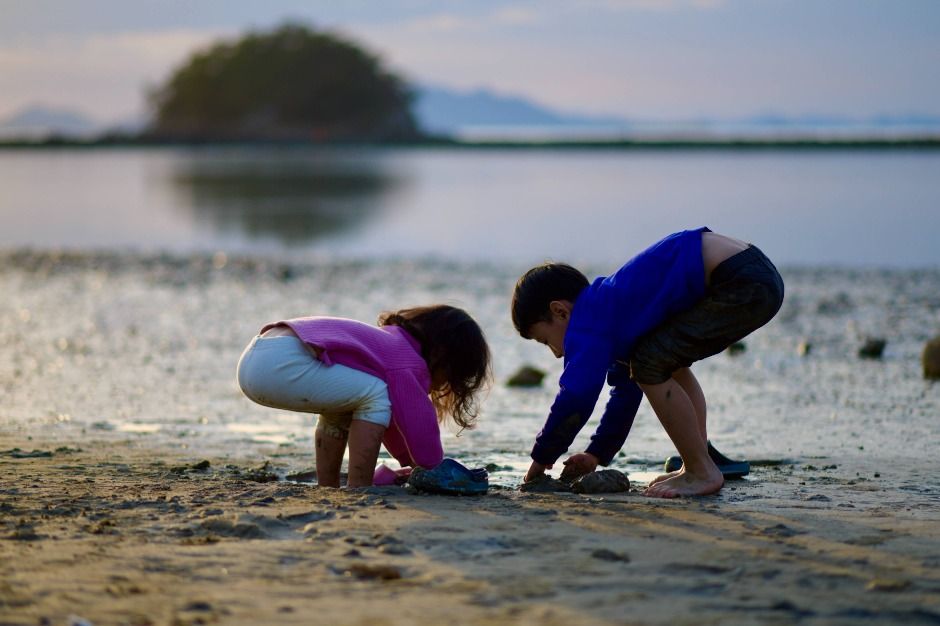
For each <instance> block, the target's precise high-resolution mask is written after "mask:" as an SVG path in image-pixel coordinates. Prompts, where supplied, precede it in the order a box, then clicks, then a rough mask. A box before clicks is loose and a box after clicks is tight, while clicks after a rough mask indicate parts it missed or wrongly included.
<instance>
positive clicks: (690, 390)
mask: <svg viewBox="0 0 940 626" xmlns="http://www.w3.org/2000/svg"><path fill="white" fill-rule="evenodd" d="M672 377H673V379H674V380H675V381H676V382H677V383H679V385H680V386H681V387H682V389H684V390H685V393H686V394H687V395H688V396H689V400H691V401H692V407H693V408H694V409H695V419H696V421H697V422H698V430H699V432H700V433H701V434H702V439H704V440H705V441H708V428H707V427H706V425H705V418H706V410H705V392H704V391H702V387H701V385H699V384H698V379H697V378H696V377H695V374H693V373H692V370H691V368H688V367H682V368H679V369H677V370H676V371H674V372H673V373H672Z"/></svg>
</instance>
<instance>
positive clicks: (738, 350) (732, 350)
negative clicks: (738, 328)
mask: <svg viewBox="0 0 940 626" xmlns="http://www.w3.org/2000/svg"><path fill="white" fill-rule="evenodd" d="M746 350H747V344H746V343H744V342H743V341H735V342H734V343H733V344H731V345H730V346H728V348H727V352H728V354H729V355H731V356H734V355H736V354H742V353H743V352H745V351H746Z"/></svg>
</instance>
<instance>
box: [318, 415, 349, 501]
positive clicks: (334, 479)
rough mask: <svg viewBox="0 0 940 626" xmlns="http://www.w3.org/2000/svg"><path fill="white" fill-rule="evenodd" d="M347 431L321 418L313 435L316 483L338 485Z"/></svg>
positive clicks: (328, 485)
mask: <svg viewBox="0 0 940 626" xmlns="http://www.w3.org/2000/svg"><path fill="white" fill-rule="evenodd" d="M347 438H348V433H347V432H346V431H345V430H343V429H342V428H338V427H337V426H334V425H332V424H330V423H328V422H326V420H323V419H322V418H321V420H320V422H318V423H317V431H316V433H315V435H314V439H315V441H316V447H317V452H316V458H317V484H318V485H320V486H321V487H339V471H340V468H341V467H342V465H343V455H344V454H345V452H346V440H347Z"/></svg>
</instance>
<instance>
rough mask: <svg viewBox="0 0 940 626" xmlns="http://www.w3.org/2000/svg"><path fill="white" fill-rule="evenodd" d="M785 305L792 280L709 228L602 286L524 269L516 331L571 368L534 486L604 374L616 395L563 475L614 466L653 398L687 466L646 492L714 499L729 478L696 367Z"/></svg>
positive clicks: (530, 475) (676, 239) (545, 435)
mask: <svg viewBox="0 0 940 626" xmlns="http://www.w3.org/2000/svg"><path fill="white" fill-rule="evenodd" d="M782 303H783V280H782V279H781V278H780V274H779V273H778V272H777V269H776V268H775V267H774V265H773V264H772V263H771V262H770V260H769V259H768V258H767V257H766V256H764V254H763V253H762V252H761V251H760V250H758V249H757V248H756V247H754V246H751V245H749V244H747V243H745V242H743V241H739V240H737V239H732V238H731V237H726V236H724V235H720V234H718V233H713V232H711V231H710V230H709V229H708V228H699V229H696V230H687V231H682V232H678V233H674V234H672V235H669V236H668V237H666V238H665V239H663V240H661V241H659V242H657V243H655V244H653V245H652V246H650V247H649V248H647V249H646V250H644V251H643V252H641V253H640V254H638V255H637V256H636V257H634V258H633V259H631V260H630V261H629V262H627V264H626V265H624V266H623V267H621V268H620V269H619V270H618V271H617V272H616V273H615V274H613V275H611V276H607V277H603V276H602V277H600V278H597V279H595V280H594V282H593V283H588V280H587V278H586V277H585V276H584V275H583V274H582V273H581V272H579V271H578V270H576V269H575V268H573V267H571V266H569V265H564V264H558V263H547V264H544V265H540V266H538V267H534V268H532V269H531V270H529V271H528V272H526V273H525V274H524V275H523V276H522V277H521V278H520V279H519V281H518V282H517V283H516V288H515V292H514V293H513V299H512V319H513V324H514V325H515V327H516V330H517V331H518V332H519V334H520V335H522V337H524V338H526V339H534V340H536V341H538V342H539V343H542V344H545V345H546V346H548V347H549V348H550V349H551V351H552V353H553V354H554V355H555V356H556V357H557V358H561V357H564V359H565V368H564V372H563V373H562V375H561V380H560V381H559V386H560V390H559V392H558V395H557V396H556V397H555V401H554V403H553V404H552V408H551V412H550V413H549V416H548V419H547V421H546V422H545V426H544V427H543V428H542V431H541V432H540V433H539V434H538V436H537V437H536V440H535V446H534V447H533V448H532V464H531V466H530V467H529V471H528V472H527V473H526V477H525V480H526V481H530V480H533V479H535V478H537V477H539V476H540V475H541V474H543V473H544V471H545V470H546V469H549V468H551V467H552V465H553V464H554V463H555V461H557V460H558V458H559V457H560V456H561V455H562V454H564V453H565V452H566V451H567V450H568V447H569V446H570V445H571V443H572V441H574V438H575V436H576V435H577V434H578V431H580V430H581V428H582V427H583V426H584V424H585V423H586V422H587V420H588V418H589V417H590V416H591V412H592V411H593V410H594V405H595V404H596V403H597V398H598V396H599V395H600V391H601V388H602V387H603V385H604V381H605V378H606V380H607V382H608V383H609V384H610V385H611V387H612V389H611V393H610V400H609V402H608V403H607V406H606V408H605V409H604V414H603V416H602V417H601V421H600V424H599V425H598V427H597V430H596V431H595V432H594V435H593V436H592V437H591V443H590V445H588V447H587V450H585V451H584V452H582V453H578V454H574V455H572V456H571V457H569V458H568V460H567V461H565V466H566V467H565V470H564V472H563V476H564V477H566V478H567V477H570V478H576V477H578V476H581V475H584V474H587V473H589V472H592V471H594V469H595V468H596V467H597V466H598V465H608V464H609V463H610V461H611V460H612V459H613V457H614V455H615V454H616V453H617V451H618V450H619V449H620V448H621V447H622V446H623V443H624V441H626V438H627V434H628V433H629V432H630V427H631V426H632V425H633V418H634V417H635V415H636V411H637V408H638V407H639V405H640V400H642V398H643V395H644V394H645V395H646V397H647V399H649V402H650V405H651V406H652V407H653V410H654V411H655V412H656V415H657V417H658V418H659V421H660V422H661V423H662V425H663V427H664V428H665V430H666V433H667V434H668V435H669V438H670V439H671V440H672V442H673V443H674V444H675V446H676V449H677V450H678V451H679V454H680V456H681V457H682V462H683V465H682V468H681V469H679V470H677V471H675V472H672V473H669V474H664V475H662V476H659V477H658V478H656V479H655V480H654V481H652V482H651V483H650V484H649V486H648V487H647V488H646V491H645V492H644V493H645V495H648V496H654V497H660V498H675V497H679V496H690V495H705V494H709V493H715V492H717V491H718V490H719V489H721V487H722V485H723V484H724V478H723V477H722V474H721V471H720V470H719V469H718V467H717V466H716V465H715V463H714V461H713V460H712V459H711V458H710V456H709V454H708V447H707V439H708V437H707V430H706V427H705V395H704V394H703V393H702V388H701V387H700V386H699V384H698V381H697V380H696V379H695V376H694V375H693V374H692V371H691V370H690V369H689V366H690V365H691V364H692V363H693V362H694V361H698V360H701V359H704V358H706V357H709V356H711V355H713V354H717V353H718V352H721V351H722V350H724V349H725V348H727V347H728V346H729V345H731V344H732V343H734V342H736V341H738V340H740V339H742V338H743V337H745V336H746V335H749V334H750V333H752V332H753V331H755V330H757V329H758V328H760V327H761V326H763V325H764V324H766V323H767V322H769V321H770V320H771V319H772V318H773V316H774V315H776V313H777V311H778V310H779V309H780V305H781V304H782Z"/></svg>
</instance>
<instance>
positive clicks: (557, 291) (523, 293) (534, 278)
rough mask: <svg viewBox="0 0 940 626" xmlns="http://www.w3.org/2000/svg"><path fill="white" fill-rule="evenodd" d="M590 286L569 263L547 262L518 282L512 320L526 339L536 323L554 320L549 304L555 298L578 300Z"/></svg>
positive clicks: (536, 267)
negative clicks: (582, 292)
mask: <svg viewBox="0 0 940 626" xmlns="http://www.w3.org/2000/svg"><path fill="white" fill-rule="evenodd" d="M587 286H588V279H587V277H586V276H585V275H584V274H582V273H581V272H579V271H578V270H576V269H575V268H573V267H571V266H570V265H568V264H567V263H543V264H542V265H537V266H535V267H533V268H532V269H530V270H529V271H528V272H526V273H525V274H523V275H522V276H521V277H520V278H519V280H518V281H516V289H515V290H514V291H513V293H512V323H513V325H514V326H515V327H516V330H517V331H518V332H519V334H520V335H522V336H523V337H524V338H525V339H531V337H529V330H531V329H532V325H533V324H535V323H536V322H548V321H551V319H552V314H551V311H549V310H548V305H549V303H551V302H553V301H554V300H568V301H569V302H574V301H575V300H577V299H578V295H579V294H580V293H581V291H582V290H583V289H584V288H585V287H587Z"/></svg>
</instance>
